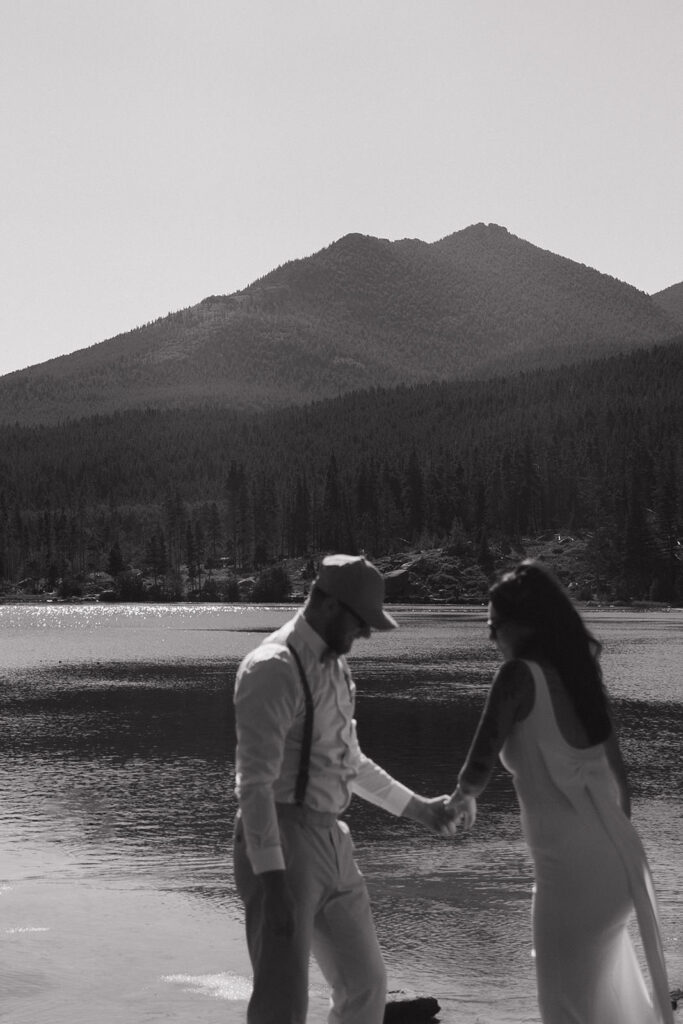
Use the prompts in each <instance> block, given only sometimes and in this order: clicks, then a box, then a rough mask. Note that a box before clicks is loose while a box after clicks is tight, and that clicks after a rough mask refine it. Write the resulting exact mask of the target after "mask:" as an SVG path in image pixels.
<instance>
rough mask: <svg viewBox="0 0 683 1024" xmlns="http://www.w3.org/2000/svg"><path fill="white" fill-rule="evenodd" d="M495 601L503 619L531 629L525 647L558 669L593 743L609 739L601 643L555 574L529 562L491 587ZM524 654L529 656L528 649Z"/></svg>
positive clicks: (538, 564) (495, 606)
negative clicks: (601, 665) (588, 627)
mask: <svg viewBox="0 0 683 1024" xmlns="http://www.w3.org/2000/svg"><path fill="white" fill-rule="evenodd" d="M489 598H490V601H491V604H492V605H493V607H494V609H495V610H496V613H497V614H498V615H499V617H500V618H501V619H502V620H506V619H508V620H510V621H512V622H518V623H520V624H521V625H524V626H528V627H530V628H531V630H532V631H533V632H532V634H531V635H530V637H529V640H528V642H527V644H526V645H525V646H526V647H528V649H529V650H530V651H531V650H533V651H535V652H537V653H538V654H541V655H543V656H544V657H545V658H547V660H548V661H549V662H550V663H551V664H552V665H554V667H555V668H556V669H557V671H558V673H559V676H560V678H561V680H562V682H563V684H564V686H565V689H566V690H567V693H568V694H569V696H570V698H571V700H572V702H573V704H574V707H575V709H576V713H577V715H578V717H579V720H580V721H581V723H582V725H583V727H584V729H585V730H586V733H587V735H588V738H589V740H590V741H591V743H601V742H602V741H604V740H605V739H607V737H608V736H609V734H610V732H611V728H612V726H611V723H610V717H609V712H608V707H607V695H606V693H605V688H604V686H603V682H602V672H601V671H600V663H599V661H598V657H599V654H600V644H599V643H598V641H597V640H596V639H595V637H594V636H593V635H592V634H591V633H590V632H589V630H588V629H587V628H586V625H585V623H584V621H583V619H582V618H581V616H580V615H579V613H578V611H577V610H576V608H575V607H574V605H573V603H572V601H571V598H570V597H569V595H568V594H567V593H566V592H565V590H564V588H563V586H562V584H561V583H560V581H559V580H558V579H557V577H556V576H555V575H554V573H553V572H552V571H551V570H550V569H548V567H547V566H544V565H543V564H542V563H540V562H536V561H534V560H532V559H527V560H526V561H524V562H520V564H519V565H518V566H517V567H516V568H515V569H513V570H512V572H508V573H506V574H505V575H504V576H503V577H502V579H501V580H500V581H499V582H498V583H495V584H494V585H493V586H492V587H491V590H490V592H489ZM519 653H520V655H521V656H522V657H524V654H525V651H524V650H522V651H520V652H519Z"/></svg>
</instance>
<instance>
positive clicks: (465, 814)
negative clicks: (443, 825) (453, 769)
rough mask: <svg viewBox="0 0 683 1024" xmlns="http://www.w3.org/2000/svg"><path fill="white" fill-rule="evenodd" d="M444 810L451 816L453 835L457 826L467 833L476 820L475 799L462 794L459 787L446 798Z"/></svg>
mask: <svg viewBox="0 0 683 1024" xmlns="http://www.w3.org/2000/svg"><path fill="white" fill-rule="evenodd" d="M446 808H447V812H449V813H450V814H451V815H452V821H453V833H455V828H456V827H457V826H458V825H460V826H461V827H462V828H463V829H464V830H465V832H469V830H470V829H471V828H472V826H473V825H474V823H475V821H476V820H477V801H476V799H475V797H473V796H469V795H468V794H467V793H463V792H462V790H461V789H460V786H458V788H457V789H456V790H455V792H454V793H452V794H451V796H450V797H448V798H447V800H446Z"/></svg>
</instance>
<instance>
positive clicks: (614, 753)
mask: <svg viewBox="0 0 683 1024" xmlns="http://www.w3.org/2000/svg"><path fill="white" fill-rule="evenodd" d="M610 720H611V721H612V731H611V732H610V734H609V736H608V737H607V739H606V740H605V753H606V754H607V760H608V761H609V766H610V768H611V769H612V772H613V774H614V778H615V781H616V783H617V787H618V789H619V803H620V805H621V809H622V811H623V812H624V814H625V815H626V817H627V818H630V817H631V787H630V786H629V783H628V775H627V774H626V765H625V764H624V759H623V757H622V756H621V748H620V747H619V739H618V737H617V732H616V729H615V727H614V721H613V719H612V716H611V715H610Z"/></svg>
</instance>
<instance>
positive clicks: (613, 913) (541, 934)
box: [501, 661, 673, 1024]
mask: <svg viewBox="0 0 683 1024" xmlns="http://www.w3.org/2000/svg"><path fill="white" fill-rule="evenodd" d="M526 664H527V665H528V667H529V669H530V671H531V673H532V675H533V677H534V685H535V700H534V706H533V709H532V711H531V713H530V714H529V715H528V716H527V718H526V719H524V721H522V722H520V723H519V724H518V725H517V726H515V729H514V730H513V732H512V733H511V735H510V736H509V737H508V739H507V740H506V742H505V744H504V746H503V749H502V750H501V760H502V762H503V764H504V766H505V767H506V768H507V770H508V771H509V772H510V773H511V774H512V776H513V781H514V785H515V789H516V791H517V797H518V799H519V805H520V809H521V817H522V828H523V831H524V835H525V838H526V841H527V843H528V846H529V849H530V852H531V855H532V858H533V861H534V867H535V876H536V877H535V881H536V884H535V888H534V899H533V912H532V916H533V937H534V948H535V955H536V978H537V985H538V1001H539V1008H540V1011H541V1017H542V1019H543V1022H544V1024H673V1011H672V1009H671V1001H670V995H669V986H668V981H667V975H666V967H665V964H664V956H663V952H662V945H661V940H660V932H659V923H658V918H657V909H656V904H655V897H654V890H653V887H652V879H651V876H650V871H649V868H648V864H647V858H646V856H645V851H644V850H643V847H642V844H641V842H640V840H639V838H638V836H637V834H636V832H635V829H634V828H633V826H632V825H631V822H630V821H629V819H628V818H627V817H626V815H625V814H624V813H623V811H622V810H621V807H620V806H619V799H618V798H619V794H618V789H617V785H616V781H615V779H614V776H613V773H612V771H611V769H610V767H609V764H608V761H607V756H606V753H605V748H604V746H603V745H602V744H598V745H597V746H593V747H589V748H587V749H577V748H575V747H572V746H571V745H570V744H568V743H567V742H566V740H565V739H564V738H563V736H562V733H561V732H560V729H559V726H558V725H557V721H556V719H555V713H554V710H553V706H552V699H551V696H550V692H549V690H548V686H547V683H546V679H545V675H544V673H543V671H542V669H541V668H540V666H539V665H537V664H536V663H535V662H530V661H528V662H526ZM634 910H635V912H636V916H637V921H638V926H639V928H640V934H641V937H642V942H643V949H644V952H645V956H646V959H647V964H648V968H649V973H650V976H651V981H652V993H653V998H652V1000H651V999H650V996H649V995H648V991H647V988H646V985H645V981H644V979H643V975H642V973H641V970H640V967H639V965H638V961H637V958H636V954H635V951H634V948H633V944H632V942H631V938H630V936H629V933H628V930H627V923H628V920H629V918H630V917H631V914H632V913H633V911H634Z"/></svg>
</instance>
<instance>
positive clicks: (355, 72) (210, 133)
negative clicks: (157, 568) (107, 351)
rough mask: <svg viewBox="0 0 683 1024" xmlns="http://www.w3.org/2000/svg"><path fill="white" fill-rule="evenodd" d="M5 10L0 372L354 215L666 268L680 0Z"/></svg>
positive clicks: (27, 3) (678, 233) (650, 278)
mask: <svg viewBox="0 0 683 1024" xmlns="http://www.w3.org/2000/svg"><path fill="white" fill-rule="evenodd" d="M0 8H1V18H0V25H1V28H0V84H1V95H2V100H1V107H0V128H1V131H2V141H3V155H2V159H1V160H0V212H1V216H0V261H1V262H0V274H1V280H2V297H1V299H0V374H4V373H8V372H10V371H11V370H14V369H19V368H21V367H23V366H27V365H32V364H35V363H39V362H43V361H44V360H46V359H50V358H52V357H53V356H56V355H62V354H64V353H66V352H71V351H73V350H74V349H77V348H83V347H85V346H87V345H91V344H94V343H95V342H98V341H103V340H104V339H106V338H110V337H112V336H114V335H115V334H117V333H120V332H122V331H126V330H129V329H131V328H133V327H136V326H138V325H140V324H143V323H145V322H147V321H149V320H153V319H156V318H157V317H158V316H165V315H166V314H167V313H168V312H171V311H173V310H176V309H181V308H183V307H185V306H190V305H193V304H194V303H196V302H199V301H200V300H201V299H202V298H204V297H205V296H207V295H211V294H229V293H230V292H233V291H236V290H237V289H239V288H243V287H245V286H246V285H248V284H249V283H251V282H252V281H253V280H254V279H255V278H257V277H260V276H262V275H263V274H266V273H268V271H270V270H272V269H273V268H275V267H276V266H278V265H279V264H281V263H283V262H285V261H287V260H290V259H296V258H299V257H304V256H308V255H310V254H311V253H313V252H316V251H317V250H318V249H321V248H323V247H324V246H326V245H329V244H330V243H331V242H333V241H335V240H336V239H337V238H340V237H341V236H342V235H345V234H347V233H349V232H351V231H358V232H361V233H363V234H369V235H376V236H379V237H383V238H390V239H398V238H408V237H410V238H421V239H424V240H425V241H427V242H431V241H435V240H436V239H438V238H441V237H443V236H444V235H449V234H451V233H453V232H454V231H459V230H461V229H462V228H465V227H467V226H468V225H470V224H475V223H478V222H480V221H484V222H486V223H496V224H501V225H503V226H505V227H507V228H508V230H509V231H511V232H513V233H514V234H516V235H519V236H520V237H522V238H525V239H527V240H528V241H530V242H533V243H534V244H535V245H538V246H540V247H541V248H544V249H549V250H551V251H553V252H556V253H559V254H560V255H562V256H567V257H569V258H570V259H573V260H577V261H578V262H580V263H585V264H587V265H589V266H591V267H595V268H596V269H597V270H600V271H602V272H604V273H607V274H611V275H612V276H614V277H617V278H620V279H621V280H623V281H627V282H628V283H629V284H633V285H635V286H636V287H638V288H640V289H642V290H643V291H646V292H648V293H652V292H655V291H659V290H660V289H662V288H666V287H668V286H669V285H672V284H677V283H678V282H680V281H683V2H682V0H561V2H560V0H239V2H238V0H0Z"/></svg>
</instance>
